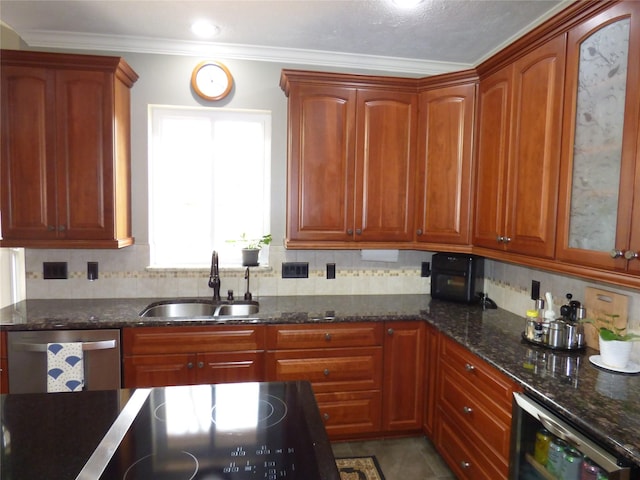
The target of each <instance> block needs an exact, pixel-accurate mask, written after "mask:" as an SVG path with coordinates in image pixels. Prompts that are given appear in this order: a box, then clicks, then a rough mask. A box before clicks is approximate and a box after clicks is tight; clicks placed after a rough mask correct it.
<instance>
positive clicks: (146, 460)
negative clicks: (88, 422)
mask: <svg viewBox="0 0 640 480" xmlns="http://www.w3.org/2000/svg"><path fill="white" fill-rule="evenodd" d="M295 385H296V384H295V383H293V384H289V383H279V382H277V383H237V384H218V385H194V386H186V387H165V388H161V389H152V390H150V391H149V393H148V396H147V397H146V399H142V400H140V402H141V407H140V409H139V411H138V412H137V414H136V415H135V419H133V420H132V423H131V426H130V427H129V428H128V430H127V432H126V434H125V435H124V437H123V438H122V440H121V441H120V442H119V446H118V448H117V450H116V451H115V454H114V455H113V457H111V459H110V460H109V462H108V464H107V465H106V468H105V469H104V472H103V473H102V476H101V477H100V478H101V479H117V478H120V479H123V480H140V479H145V480H146V479H154V480H164V479H171V480H174V479H175V480H178V479H179V480H182V479H185V480H198V479H206V480H222V479H225V480H242V479H252V480H256V479H261V480H278V479H286V480H294V479H304V480H314V479H318V480H319V479H320V478H322V477H320V476H319V475H320V473H319V469H318V460H317V458H316V452H315V442H313V441H312V438H311V436H310V434H309V428H308V427H309V425H308V414H309V412H308V411H307V410H308V408H309V405H308V404H307V403H305V402H304V401H303V400H302V399H301V398H300V396H299V395H298V394H297V392H296V391H295V388H294V386H295ZM142 401H144V403H142ZM312 406H313V408H315V409H316V410H315V412H316V413H315V414H316V416H317V407H316V406H315V402H314V403H313V405H312ZM108 436H109V435H107V437H108ZM105 438H106V437H105ZM99 449H100V447H99Z"/></svg>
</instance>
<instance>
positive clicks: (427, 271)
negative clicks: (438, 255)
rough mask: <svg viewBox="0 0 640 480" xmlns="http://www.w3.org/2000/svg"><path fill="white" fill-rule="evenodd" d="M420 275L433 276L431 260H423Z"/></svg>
mask: <svg viewBox="0 0 640 480" xmlns="http://www.w3.org/2000/svg"><path fill="white" fill-rule="evenodd" d="M420 276H421V277H430V276H431V262H422V266H421V268H420Z"/></svg>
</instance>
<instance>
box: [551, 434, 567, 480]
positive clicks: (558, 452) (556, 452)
mask: <svg viewBox="0 0 640 480" xmlns="http://www.w3.org/2000/svg"><path fill="white" fill-rule="evenodd" d="M568 446H569V444H568V443H567V442H565V441H564V440H562V439H560V438H553V439H552V440H551V443H549V454H548V455H547V470H549V473H551V474H552V475H555V476H556V477H558V478H559V477H560V473H561V472H562V462H563V458H562V457H563V455H564V450H565V448H567V447H568Z"/></svg>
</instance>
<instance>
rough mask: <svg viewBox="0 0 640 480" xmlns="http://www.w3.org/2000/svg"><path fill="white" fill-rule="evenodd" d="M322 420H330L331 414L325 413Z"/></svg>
mask: <svg viewBox="0 0 640 480" xmlns="http://www.w3.org/2000/svg"><path fill="white" fill-rule="evenodd" d="M322 418H323V419H324V421H325V422H326V421H327V420H329V414H328V413H323V414H322Z"/></svg>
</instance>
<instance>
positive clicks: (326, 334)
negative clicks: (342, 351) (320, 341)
mask: <svg viewBox="0 0 640 480" xmlns="http://www.w3.org/2000/svg"><path fill="white" fill-rule="evenodd" d="M324 339H325V340H326V341H327V342H330V341H331V334H330V333H325V334H324Z"/></svg>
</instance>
